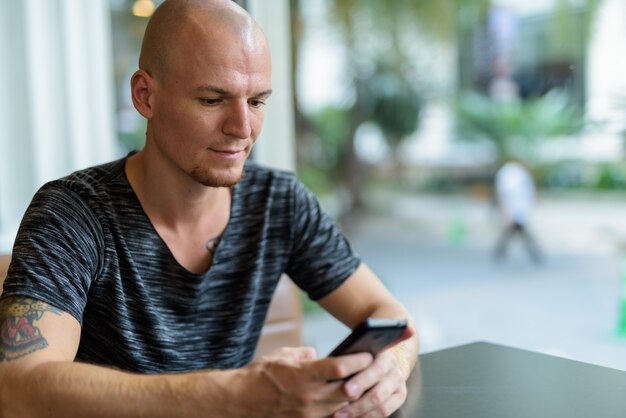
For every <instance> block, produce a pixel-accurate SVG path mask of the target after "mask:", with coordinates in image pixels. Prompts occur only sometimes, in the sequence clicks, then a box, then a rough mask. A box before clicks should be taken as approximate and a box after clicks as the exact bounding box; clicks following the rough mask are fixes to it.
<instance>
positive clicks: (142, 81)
mask: <svg viewBox="0 0 626 418" xmlns="http://www.w3.org/2000/svg"><path fill="white" fill-rule="evenodd" d="M154 84H155V81H154V78H152V76H151V75H150V74H148V73H147V72H146V71H144V70H137V71H135V74H133V76H132V77H131V79H130V94H131V97H132V99H133V105H134V106H135V109H137V111H138V112H139V113H140V114H141V115H142V116H143V117H144V118H146V119H150V118H152V113H153V112H152V103H153V100H152V99H153V95H154V87H155V86H154Z"/></svg>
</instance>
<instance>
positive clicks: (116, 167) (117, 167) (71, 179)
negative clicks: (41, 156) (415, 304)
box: [39, 157, 126, 196]
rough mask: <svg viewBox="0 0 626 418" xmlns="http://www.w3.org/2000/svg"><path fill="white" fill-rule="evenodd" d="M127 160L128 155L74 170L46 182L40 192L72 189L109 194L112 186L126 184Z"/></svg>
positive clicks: (74, 190) (85, 192)
mask: <svg viewBox="0 0 626 418" xmlns="http://www.w3.org/2000/svg"><path fill="white" fill-rule="evenodd" d="M125 161H126V157H124V158H120V159H117V160H114V161H110V162H107V163H103V164H99V165H96V166H92V167H88V168H84V169H81V170H77V171H74V172H73V173H71V174H69V175H67V176H65V177H61V178H59V179H56V180H52V181H50V182H48V183H46V184H44V185H43V186H42V187H41V189H40V190H39V193H46V192H51V191H59V190H61V191H67V190H71V191H73V192H74V193H76V194H78V195H81V196H85V195H89V196H95V195H101V194H103V193H104V194H108V193H110V190H109V189H110V188H111V187H115V185H116V184H117V185H119V184H122V185H123V184H124V182H123V179H124V166H125ZM120 181H122V182H121V183H120Z"/></svg>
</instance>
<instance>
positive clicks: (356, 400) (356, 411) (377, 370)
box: [332, 350, 407, 418]
mask: <svg viewBox="0 0 626 418" xmlns="http://www.w3.org/2000/svg"><path fill="white" fill-rule="evenodd" d="M342 389H343V391H344V393H345V394H346V395H347V396H348V397H349V398H350V399H351V400H352V402H351V403H350V404H349V405H346V406H344V407H342V408H341V409H339V410H338V411H336V412H335V413H334V415H332V416H333V417H334V418H348V417H350V418H352V417H362V418H382V417H388V416H389V415H391V414H392V413H393V412H394V411H396V410H397V409H398V408H400V406H401V405H402V404H403V403H404V401H405V399H406V396H407V389H406V377H405V375H404V372H403V371H402V368H401V365H400V363H399V361H398V359H397V357H396V356H395V355H394V354H393V352H392V351H391V350H385V351H383V352H382V353H380V354H378V355H377V356H376V359H375V360H374V362H373V363H372V364H371V365H370V366H369V367H368V368H367V369H365V370H363V371H362V372H360V373H358V374H357V375H355V376H353V377H351V378H350V379H348V381H346V382H345V383H344V384H343V387H342Z"/></svg>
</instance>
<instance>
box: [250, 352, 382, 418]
mask: <svg viewBox="0 0 626 418" xmlns="http://www.w3.org/2000/svg"><path fill="white" fill-rule="evenodd" d="M371 366H372V356H371V355H370V354H367V353H360V354H352V355H346V356H341V357H328V358H323V359H316V355H315V351H314V350H313V349H311V348H306V347H302V348H292V349H281V350H279V351H277V352H274V353H272V354H270V355H268V356H265V357H261V358H260V359H258V360H256V361H254V362H253V363H251V364H250V365H248V366H246V367H245V368H244V370H245V369H248V370H247V372H248V373H244V376H243V378H244V384H245V385H252V386H248V387H249V388H250V389H249V391H248V392H247V393H249V394H250V399H249V400H250V401H252V402H251V403H250V404H249V406H250V407H251V414H250V415H246V416H251V417H252V416H254V417H256V416H259V417H266V416H267V417H269V416H271V417H277V418H278V417H289V418H297V417H307V418H309V417H310V418H314V417H319V418H321V417H327V416H332V414H333V413H335V412H336V411H337V410H339V409H341V408H343V407H346V406H348V404H349V402H351V401H354V400H355V399H358V394H355V395H350V394H348V393H346V390H345V389H344V385H345V384H346V381H345V379H346V378H348V377H349V376H352V375H355V377H356V376H360V373H364V372H365V371H367V370H369V369H370V367H371ZM360 380H363V382H364V384H365V385H367V384H368V380H367V379H363V378H362V379H360ZM360 380H359V381H360ZM243 402H245V401H243Z"/></svg>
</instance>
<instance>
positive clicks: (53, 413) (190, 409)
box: [0, 362, 237, 418]
mask: <svg viewBox="0 0 626 418" xmlns="http://www.w3.org/2000/svg"><path fill="white" fill-rule="evenodd" d="M234 373H236V372H235V371H212V372H197V373H181V374H169V375H140V374H131V373H126V372H121V371H117V370H112V369H107V368H103V367H99V366H93V365H88V364H81V363H70V362H49V363H44V364H40V365H37V366H35V367H33V368H31V369H27V370H20V369H19V368H18V367H13V365H6V364H5V365H2V367H1V369H0V387H1V399H0V401H1V403H0V404H1V408H2V410H1V411H0V416H2V417H6V418H13V417H16V418H17V417H19V418H26V417H37V418H40V417H63V418H71V417H117V418H120V417H155V418H156V417H178V416H180V417H193V416H205V417H213V416H215V417H224V416H232V413H233V411H232V410H230V408H232V407H233V404H236V402H233V399H235V397H236V394H235V391H236V390H237V385H233V384H232V380H233V379H232V377H233V374H234Z"/></svg>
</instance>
